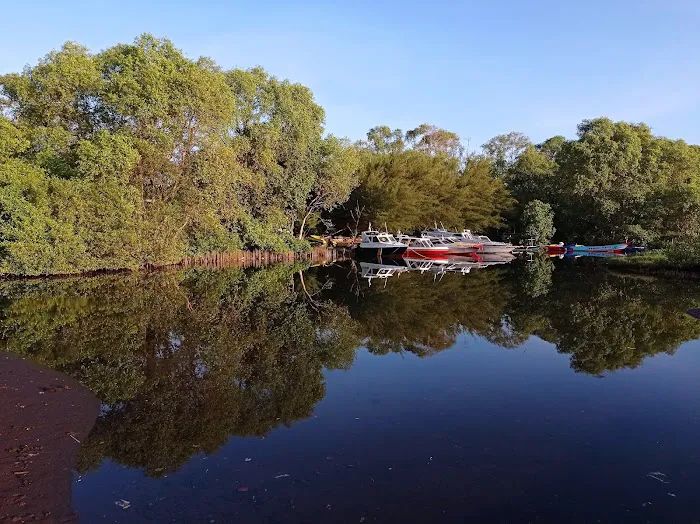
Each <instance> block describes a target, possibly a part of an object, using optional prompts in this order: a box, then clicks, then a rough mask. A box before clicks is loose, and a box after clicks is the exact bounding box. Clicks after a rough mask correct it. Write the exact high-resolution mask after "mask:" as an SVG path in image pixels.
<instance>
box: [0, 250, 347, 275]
mask: <svg viewBox="0 0 700 524" xmlns="http://www.w3.org/2000/svg"><path fill="white" fill-rule="evenodd" d="M351 256H352V250H351V249H349V248H332V247H314V248H311V249H310V250H308V251H289V252H285V253H276V252H272V251H260V250H255V251H253V250H240V251H226V252H220V253H207V254H205V255H198V256H192V257H185V258H183V259H182V260H180V261H179V262H176V263H174V264H148V265H146V266H143V267H140V268H136V269H134V268H105V269H93V270H89V271H75V272H65V273H51V274H43V275H22V274H12V273H5V274H0V280H36V279H43V278H66V277H76V276H86V277H90V276H97V275H109V274H117V273H131V272H137V271H153V270H156V271H158V270H166V269H178V268H190V267H208V268H223V267H264V266H268V265H270V264H282V263H287V264H290V263H293V262H299V261H308V262H310V263H311V264H312V265H316V264H329V263H332V262H340V261H343V260H347V259H348V258H350V257H351Z"/></svg>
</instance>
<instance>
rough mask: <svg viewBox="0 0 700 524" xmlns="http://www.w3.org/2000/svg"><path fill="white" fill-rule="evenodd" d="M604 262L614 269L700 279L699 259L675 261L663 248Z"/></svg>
mask: <svg viewBox="0 0 700 524" xmlns="http://www.w3.org/2000/svg"><path fill="white" fill-rule="evenodd" d="M603 260H604V263H605V264H606V265H607V266H608V267H610V268H611V269H614V270H616V271H620V272H625V273H639V274H645V275H654V276H661V277H669V278H685V279H692V280H698V279H700V261H693V262H677V261H674V260H672V259H670V258H669V256H668V255H667V253H666V252H664V251H663V250H654V251H650V252H648V253H644V254H641V255H631V256H627V257H611V258H606V259H603Z"/></svg>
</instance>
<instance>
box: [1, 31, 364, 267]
mask: <svg viewBox="0 0 700 524" xmlns="http://www.w3.org/2000/svg"><path fill="white" fill-rule="evenodd" d="M0 109H1V110H2V113H3V116H0V131H1V133H0V180H1V182H0V207H1V208H2V212H3V217H4V219H3V221H2V224H0V271H2V272H6V273H8V272H9V273H22V274H42V273H62V272H75V271H81V270H91V269H99V268H122V267H138V266H142V265H145V264H164V263H169V262H176V261H178V260H179V259H181V258H182V257H183V256H185V255H188V254H189V255H191V254H197V253H203V252H207V251H216V250H219V251H223V250H227V249H232V248H238V247H242V246H248V247H258V248H264V249H277V250H286V249H289V248H298V247H299V246H298V244H297V243H295V241H294V240H293V233H294V232H295V230H296V229H299V230H301V229H302V225H301V222H302V221H303V218H304V217H305V216H306V213H307V212H308V210H309V209H312V210H320V209H330V208H332V207H333V206H335V205H336V204H337V203H339V202H340V201H342V200H344V198H346V195H347V194H348V193H349V192H350V191H351V190H352V189H353V187H354V185H355V184H356V170H357V163H356V161H355V160H354V158H355V149H354V147H353V146H352V145H351V144H349V143H348V142H347V141H343V140H340V139H337V138H334V137H326V136H324V118H325V115H324V111H323V109H322V108H321V107H320V106H319V105H318V104H316V103H315V101H314V99H313V94H312V93H311V91H310V90H309V89H308V88H307V87H304V86H302V85H300V84H295V83H291V82H289V81H286V80H279V79H277V78H275V77H273V76H270V75H268V74H267V73H266V72H265V71H263V70H262V69H260V68H255V69H251V70H236V69H234V70H231V71H222V70H221V69H220V68H219V67H218V66H217V65H216V64H215V63H214V62H213V61H211V60H210V59H208V58H199V59H197V60H192V59H189V58H187V57H186V56H184V55H183V54H182V53H181V52H180V51H179V50H178V49H177V48H176V47H175V46H174V45H173V44H172V43H171V42H170V41H168V40H165V39H157V38H154V37H153V36H151V35H148V34H146V35H142V36H140V37H138V38H137V39H136V40H135V42H134V43H133V44H119V45H116V46H114V47H111V48H108V49H106V50H104V51H102V52H100V53H97V54H91V53H90V52H89V51H88V50H87V49H85V48H84V47H82V46H79V45H77V44H73V43H67V44H65V45H64V46H63V47H62V48H61V49H60V50H58V51H54V52H51V53H49V54H48V55H47V56H46V57H45V58H43V59H42V60H40V61H39V63H38V64H36V65H35V66H32V67H28V68H26V69H25V71H23V72H22V73H20V74H9V75H5V76H2V77H0Z"/></svg>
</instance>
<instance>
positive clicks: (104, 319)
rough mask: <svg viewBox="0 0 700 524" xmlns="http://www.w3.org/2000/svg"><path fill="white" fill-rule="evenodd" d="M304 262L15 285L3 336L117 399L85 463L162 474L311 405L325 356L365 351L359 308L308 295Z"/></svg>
mask: <svg viewBox="0 0 700 524" xmlns="http://www.w3.org/2000/svg"><path fill="white" fill-rule="evenodd" d="M295 269H296V268H294V267H291V266H277V267H275V268H270V269H265V270H261V271H257V272H253V273H251V274H248V275H246V274H245V273H244V272H243V271H241V270H227V271H219V272H208V271H190V272H187V273H182V274H177V273H156V274H151V275H146V276H142V277H139V276H136V275H129V276H112V277H106V278H100V279H93V280H71V281H51V282H45V283H31V284H26V285H25V284H9V285H8V286H7V287H5V288H4V290H3V291H4V294H5V296H6V297H8V298H9V300H10V303H9V305H8V307H7V308H6V309H5V311H4V319H3V326H4V335H5V336H4V341H3V344H4V346H5V347H6V349H8V350H11V351H14V352H18V353H22V354H29V355H30V356H31V357H32V358H33V359H35V360H38V361H42V362H44V363H46V364H49V365H51V366H52V367H55V368H57V369H60V370H61V371H64V372H67V373H69V374H71V375H73V376H76V377H77V378H79V379H80V380H81V381H82V382H83V383H85V384H86V385H87V386H88V387H90V388H91V389H92V390H93V391H94V392H96V394H98V396H100V398H102V399H103V401H104V402H105V403H106V409H105V411H106V413H105V414H104V415H103V416H102V417H101V418H100V420H99V421H98V423H97V425H96V427H95V429H94V430H93V433H92V434H91V437H90V438H89V439H88V440H87V441H86V442H85V443H84V445H83V448H82V456H81V468H82V469H87V468H89V467H91V466H95V465H97V464H99V461H100V459H101V457H103V456H108V457H111V458H113V459H114V460H117V461H118V462H120V463H123V464H128V465H132V466H139V467H143V468H145V470H146V471H147V472H148V473H149V474H160V473H163V472H167V471H171V470H173V469H176V468H177V467H179V466H180V465H182V464H183V463H184V462H185V461H187V460H188V458H189V457H190V456H191V455H192V454H194V453H196V452H200V451H201V452H206V453H210V452H213V451H214V450H216V449H217V448H218V447H219V446H221V445H222V444H223V443H224V442H225V441H226V439H227V438H228V437H229V436H230V435H262V434H265V433H266V432H268V431H270V430H271V429H272V428H274V427H275V426H276V425H278V424H287V425H289V424H291V423H292V422H293V421H295V420H299V419H303V418H306V417H308V416H310V414H311V412H312V410H313V407H314V406H315V404H316V403H317V402H318V401H319V400H320V399H321V398H323V396H324V384H323V375H322V370H323V368H324V367H326V368H335V367H348V366H349V365H350V363H351V362H352V359H353V357H354V350H355V348H356V347H357V345H358V344H359V342H358V340H357V339H356V338H355V335H354V333H355V326H354V323H353V322H352V321H351V320H350V318H349V317H348V315H347V311H346V310H344V309H342V308H339V307H336V306H334V305H333V304H327V303H321V307H314V308H310V307H308V305H307V299H306V297H302V296H301V295H300V294H299V293H297V292H295V291H294V283H293V278H292V276H293V273H294V271H295ZM15 297H16V298H15ZM58 297H60V298H58ZM49 300H52V301H53V302H52V304H51V308H50V310H49V311H48V312H47V313H46V314H44V313H43V312H42V310H41V309H40V308H39V305H40V304H46V303H47V301H49Z"/></svg>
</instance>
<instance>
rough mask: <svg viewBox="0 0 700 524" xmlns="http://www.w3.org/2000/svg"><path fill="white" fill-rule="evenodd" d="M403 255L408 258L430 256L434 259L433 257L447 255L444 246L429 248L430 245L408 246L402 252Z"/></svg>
mask: <svg viewBox="0 0 700 524" xmlns="http://www.w3.org/2000/svg"><path fill="white" fill-rule="evenodd" d="M403 256H404V257H408V258H418V259H420V258H430V259H435V258H445V257H446V256H447V249H446V248H437V247H434V248H430V247H411V246H409V247H408V249H406V251H405V252H404V254H403Z"/></svg>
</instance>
